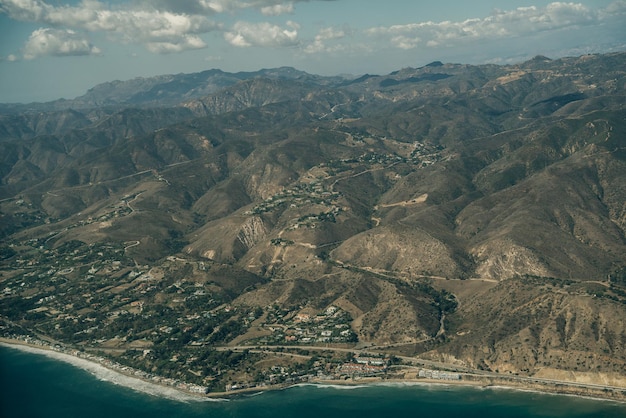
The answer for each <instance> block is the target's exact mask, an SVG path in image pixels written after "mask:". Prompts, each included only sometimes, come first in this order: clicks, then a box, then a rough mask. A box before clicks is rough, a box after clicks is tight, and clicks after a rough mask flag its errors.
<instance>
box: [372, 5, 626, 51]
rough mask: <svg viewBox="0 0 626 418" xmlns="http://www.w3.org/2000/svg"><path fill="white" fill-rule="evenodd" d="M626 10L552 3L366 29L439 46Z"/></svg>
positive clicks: (407, 42) (395, 42)
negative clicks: (462, 18)
mask: <svg viewBox="0 0 626 418" xmlns="http://www.w3.org/2000/svg"><path fill="white" fill-rule="evenodd" d="M625 14H626V1H617V2H615V3H612V4H611V5H610V6H609V8H608V9H605V10H592V9H590V8H588V7H586V6H585V5H583V4H581V3H564V2H554V3H550V4H549V5H547V6H546V7H544V8H540V7H535V6H531V7H519V8H517V9H515V10H509V11H503V10H497V11H495V12H494V13H493V14H492V15H490V16H488V17H485V18H482V19H468V20H465V21H462V22H450V21H443V22H430V21H429V22H420V23H411V24H406V25H392V26H379V27H374V28H370V29H367V30H366V31H365V33H366V34H367V35H368V36H370V37H371V38H372V39H377V40H378V41H379V42H387V43H389V44H390V45H392V46H394V47H396V48H400V49H413V48H416V47H418V46H427V47H438V46H446V45H452V44H458V43H459V42H463V41H467V40H470V41H475V40H483V39H484V40H488V39H502V38H512V37H519V36H525V35H531V34H537V33H542V32H548V31H558V30H564V29H577V28H580V27H582V26H593V25H600V24H602V22H603V21H605V20H608V19H618V18H619V15H621V16H623V15H625Z"/></svg>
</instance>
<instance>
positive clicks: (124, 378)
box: [0, 338, 217, 402]
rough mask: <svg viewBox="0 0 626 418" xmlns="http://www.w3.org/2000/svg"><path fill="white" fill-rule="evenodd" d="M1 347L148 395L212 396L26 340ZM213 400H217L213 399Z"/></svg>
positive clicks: (174, 397) (1, 342)
mask: <svg viewBox="0 0 626 418" xmlns="http://www.w3.org/2000/svg"><path fill="white" fill-rule="evenodd" d="M0 347H6V348H12V349H15V350H20V351H23V352H26V353H31V354H38V355H43V356H46V357H49V358H52V359H54V360H58V361H63V362H65V363H69V364H71V365H72V366H74V367H78V368H80V369H82V370H85V371H86V372H89V373H91V374H92V375H93V376H95V377H96V378H97V379H99V380H102V381H106V382H110V383H113V384H115V385H119V386H123V387H126V388H129V389H132V390H135V391H137V392H141V393H145V394H148V395H152V396H157V397H161V398H166V399H171V400H176V401H181V402H190V401H196V402H198V401H210V400H211V399H210V398H207V397H205V396H200V395H198V394H193V393H189V392H186V391H183V390H180V389H177V388H174V387H170V386H166V385H161V384H158V383H153V382H149V381H147V380H144V379H141V378H139V377H135V376H129V375H127V374H124V373H121V372H119V371H117V370H113V369H111V368H108V367H105V366H104V365H102V364H100V363H97V362H95V361H91V360H89V359H85V358H81V357H78V356H75V355H72V354H69V353H65V352H61V351H56V350H53V349H52V348H51V347H47V346H38V345H34V344H28V343H27V342H24V341H20V340H9V339H7V338H0ZM213 401H217V400H216V399H213Z"/></svg>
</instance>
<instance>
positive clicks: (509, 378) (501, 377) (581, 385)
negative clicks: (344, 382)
mask: <svg viewBox="0 0 626 418" xmlns="http://www.w3.org/2000/svg"><path fill="white" fill-rule="evenodd" d="M215 349H216V350H217V351H228V350H231V351H244V350H248V351H250V352H253V353H272V354H279V355H291V356H293V357H301V358H311V356H306V355H301V354H293V353H289V352H285V351H284V350H289V349H300V350H308V351H332V352H339V353H354V354H359V355H365V356H379V355H381V354H385V353H381V352H379V351H368V350H365V349H354V348H337V347H324V346H282V345H272V346H243V345H238V346H232V347H227V346H222V347H215ZM395 357H396V358H398V359H400V360H402V361H403V362H404V363H405V364H408V365H411V366H422V367H425V368H434V369H441V370H447V371H453V372H457V373H461V374H463V375H465V376H467V377H472V378H475V379H477V380H478V379H481V378H483V379H489V378H491V379H497V380H498V381H499V382H502V383H506V382H511V383H517V384H520V385H546V386H552V387H559V386H563V387H568V388H576V389H581V390H585V389H591V390H599V391H617V392H620V391H621V392H625V393H626V387H621V386H610V385H602V384H597V383H585V382H574V381H570V380H556V379H547V378H539V377H532V376H519V375H512V374H504V373H496V372H492V371H486V370H478V369H472V368H469V367H464V366H459V365H456V364H447V363H440V362H436V361H431V360H425V359H421V358H417V357H407V356H397V355H396V356H395Z"/></svg>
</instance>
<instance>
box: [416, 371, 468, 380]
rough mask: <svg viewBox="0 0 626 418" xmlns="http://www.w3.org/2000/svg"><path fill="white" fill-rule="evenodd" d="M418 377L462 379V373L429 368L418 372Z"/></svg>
mask: <svg viewBox="0 0 626 418" xmlns="http://www.w3.org/2000/svg"><path fill="white" fill-rule="evenodd" d="M417 377H421V378H424V379H434V380H461V375H460V374H459V373H454V372H446V371H441V370H429V369H421V370H420V371H419V372H418V374H417Z"/></svg>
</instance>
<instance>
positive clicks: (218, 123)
mask: <svg viewBox="0 0 626 418" xmlns="http://www.w3.org/2000/svg"><path fill="white" fill-rule="evenodd" d="M625 68H626V54H625V53H616V54H608V55H589V56H581V57H570V58H563V59H555V60H551V59H549V58H546V57H541V56H538V57H536V58H534V59H532V60H530V61H527V62H524V63H520V64H517V65H508V66H497V65H481V66H470V65H462V64H444V63H440V62H434V63H432V64H429V65H427V66H425V67H422V68H404V69H401V70H398V71H396V72H394V73H391V74H387V75H365V76H362V77H360V78H356V79H348V78H343V77H321V76H315V75H310V74H307V73H304V72H301V71H298V70H295V69H292V68H278V69H268V70H261V71H258V72H254V73H234V74H233V73H225V72H222V71H219V70H209V71H205V72H202V73H197V74H188V75H171V76H161V77H154V78H147V79H134V80H130V81H126V82H119V81H118V82H111V83H105V84H102V85H99V86H96V87H94V88H93V89H91V90H89V91H88V92H87V93H86V94H85V95H83V96H81V97H78V98H76V99H74V100H61V101H56V102H51V103H43V104H28V105H18V104H5V105H1V106H0V155H1V156H2V157H1V162H0V176H1V178H2V182H1V185H0V210H1V215H0V216H1V218H0V220H1V226H0V234H1V236H2V243H3V245H2V247H3V248H2V254H3V257H4V260H3V265H4V266H6V269H5V271H4V272H3V277H4V278H3V279H2V280H3V281H4V282H5V283H3V286H9V281H10V280H13V279H14V278H16V277H18V276H16V273H8V271H9V270H11V269H12V270H15V269H22V270H20V271H21V273H20V274H24V272H25V271H26V270H25V269H27V267H26V264H27V261H24V260H28V257H29V255H28V254H30V252H31V251H32V247H29V246H28V245H27V243H28V242H29V240H37V242H38V243H39V244H41V248H42V250H43V249H47V250H49V251H54V249H55V248H63V246H64V245H68V243H74V244H72V245H79V246H80V245H83V246H85V247H87V246H90V245H95V244H97V243H111V245H118V246H120V248H123V254H124V255H125V256H126V257H128V258H129V259H131V260H133V263H131V264H130V265H128V266H127V268H128V269H129V271H130V270H131V269H132V268H134V266H150V267H153V268H154V267H159V266H163V265H164V264H163V263H166V264H167V263H175V260H186V262H187V263H189V265H193V266H194V267H193V269H191V270H188V271H187V273H186V274H187V276H189V277H192V276H193V277H195V278H196V280H200V279H201V278H203V279H202V280H204V281H209V282H212V283H214V285H215V286H216V288H219V289H221V291H224V292H225V294H227V295H228V298H229V300H230V302H232V303H233V304H234V305H237V304H240V305H245V306H260V307H265V306H269V305H272V304H278V305H280V306H283V307H285V308H286V309H290V310H294V311H296V310H299V309H304V308H307V309H311V310H324V309H326V308H327V307H328V306H331V305H332V306H337V307H339V308H341V309H343V310H345V311H347V312H349V313H350V315H351V316H352V318H353V321H352V323H351V327H352V329H353V330H354V332H355V333H356V335H357V336H358V339H359V341H361V342H365V343H368V342H370V343H374V344H376V345H391V344H393V345H394V347H395V348H394V349H396V350H398V352H402V353H407V354H415V353H419V354H421V355H424V356H431V357H432V358H435V359H440V360H446V361H451V362H459V363H463V364H466V365H471V366H472V367H484V368H489V369H492V370H496V369H498V370H500V371H511V372H515V373H529V374H541V373H548V372H549V373H557V374H558V373H559V372H558V370H562V371H577V372H581V373H582V372H584V373H590V374H591V373H595V375H594V376H596V377H597V373H604V376H609V377H610V378H611V379H618V378H619V376H620V375H621V376H622V377H623V370H624V367H625V366H626V351H625V350H626V324H625V322H624V321H625V318H626V109H625V103H626V100H625V99H626V97H625V92H626V71H625V70H624V69H625ZM77 243H78V244H77ZM172 256H173V257H174V261H172ZM168 257H169V258H168ZM19 260H22V262H18V261H19ZM180 262H181V263H183V261H180ZM200 263H201V264H200ZM205 263H206V264H205ZM183 264H184V263H183ZM167 265H168V266H169V264H167ZM205 265H210V266H212V267H211V268H210V269H209V270H203V269H202V268H204V267H202V268H201V267H200V266H205ZM121 277H124V276H123V275H122V276H121ZM15 280H17V279H15ZM77 280H80V279H78V278H77ZM238 280H240V282H237V281H238ZM12 286H13V285H11V287H12ZM452 295H453V296H452ZM7 297H9V296H4V298H7ZM146 303H149V301H146ZM4 314H6V313H4ZM14 319H15V318H14Z"/></svg>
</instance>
